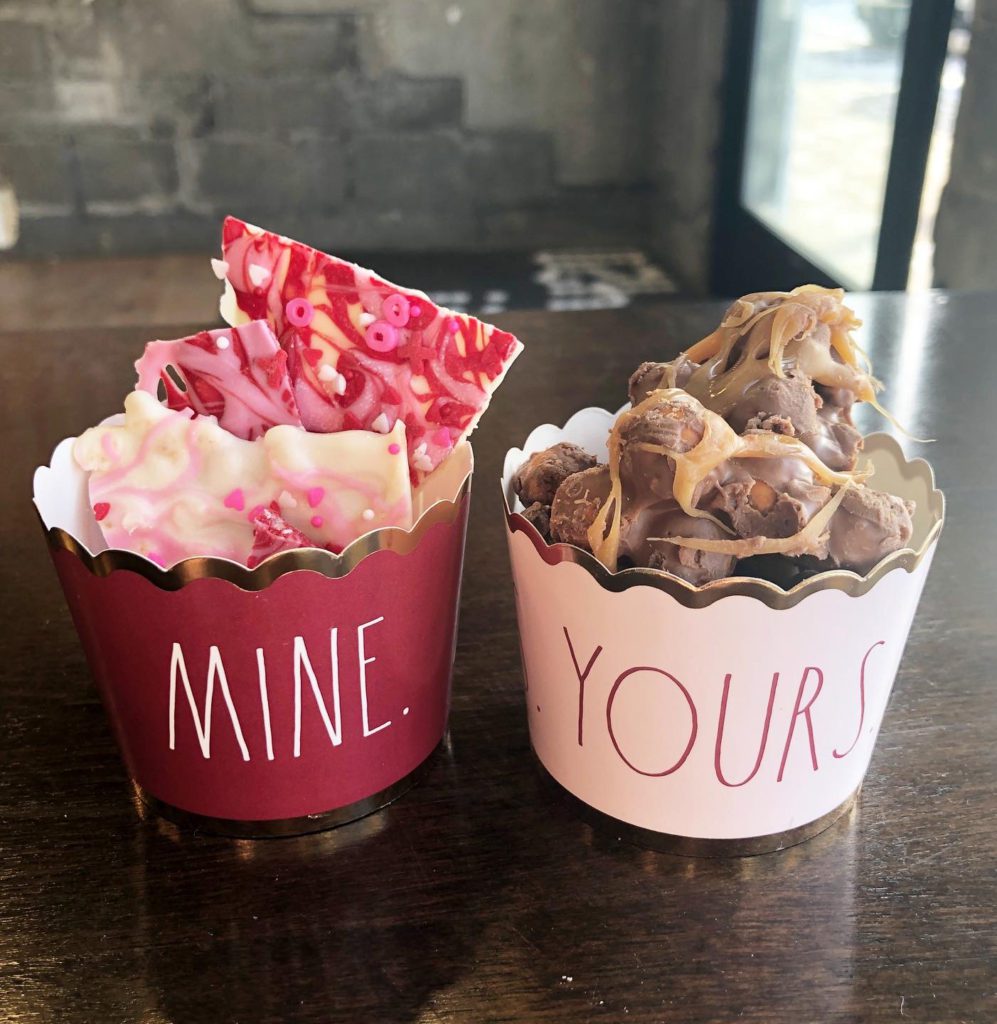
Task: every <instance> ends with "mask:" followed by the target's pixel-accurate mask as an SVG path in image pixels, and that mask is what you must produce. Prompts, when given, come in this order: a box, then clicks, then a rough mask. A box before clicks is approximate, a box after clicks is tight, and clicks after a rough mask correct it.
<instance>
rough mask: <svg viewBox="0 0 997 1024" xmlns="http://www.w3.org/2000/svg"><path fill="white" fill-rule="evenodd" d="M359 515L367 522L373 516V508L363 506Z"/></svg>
mask: <svg viewBox="0 0 997 1024" xmlns="http://www.w3.org/2000/svg"><path fill="white" fill-rule="evenodd" d="M361 515H362V516H363V518H364V519H366V520H367V522H368V523H369V522H370V521H371V520H372V519H373V518H374V510H373V509H372V508H365V509H364V510H363V512H362V513H361Z"/></svg>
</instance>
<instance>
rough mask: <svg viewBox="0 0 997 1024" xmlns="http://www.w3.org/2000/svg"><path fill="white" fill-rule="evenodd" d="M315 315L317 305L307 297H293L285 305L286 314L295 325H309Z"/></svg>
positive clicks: (290, 322)
mask: <svg viewBox="0 0 997 1024" xmlns="http://www.w3.org/2000/svg"><path fill="white" fill-rule="evenodd" d="M314 315H315V307H314V306H312V304H311V303H310V302H309V301H308V300H307V299H291V301H290V302H288V303H287V304H286V305H285V306H284V316H286V317H287V322H288V323H289V324H292V325H293V326H294V327H307V326H308V325H309V324H310V323H311V322H312V317H313V316H314Z"/></svg>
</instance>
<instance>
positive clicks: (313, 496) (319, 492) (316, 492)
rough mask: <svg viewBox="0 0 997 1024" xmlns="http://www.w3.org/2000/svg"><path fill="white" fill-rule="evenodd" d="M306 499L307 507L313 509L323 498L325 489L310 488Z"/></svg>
mask: <svg viewBox="0 0 997 1024" xmlns="http://www.w3.org/2000/svg"><path fill="white" fill-rule="evenodd" d="M307 497H308V504H309V506H311V508H315V506H316V505H318V504H319V503H320V502H321V501H322V499H323V498H324V497H325V488H324V487H312V488H310V489H309V491H308V494H307Z"/></svg>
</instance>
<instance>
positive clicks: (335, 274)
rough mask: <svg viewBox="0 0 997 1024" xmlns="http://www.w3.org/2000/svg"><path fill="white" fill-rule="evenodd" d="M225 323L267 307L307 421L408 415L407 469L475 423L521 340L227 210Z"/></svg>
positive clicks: (380, 421)
mask: <svg viewBox="0 0 997 1024" xmlns="http://www.w3.org/2000/svg"><path fill="white" fill-rule="evenodd" d="M222 256H223V260H224V263H223V265H224V266H225V268H226V269H225V274H226V278H227V281H226V293H225V296H224V297H223V300H222V315H223V316H224V317H225V319H226V320H228V321H229V323H233V324H241V323H244V322H245V321H246V320H248V319H252V318H264V317H265V318H266V320H267V321H268V323H269V324H270V325H271V327H272V328H273V330H274V333H275V334H276V335H277V337H278V339H279V341H280V344H281V346H282V347H283V348H284V350H285V351H286V352H287V353H288V373H289V376H290V378H291V382H292V385H293V388H294V395H295V398H296V400H297V403H298V409H299V411H300V413H301V420H302V422H303V423H304V426H305V427H306V429H308V430H313V431H321V432H325V433H332V432H336V431H340V430H356V429H366V430H377V431H381V432H382V433H383V432H386V431H388V430H390V429H391V428H392V426H393V425H394V424H395V422H396V421H398V420H401V421H402V422H403V423H404V424H405V426H406V436H407V440H408V455H409V465H410V467H411V471H412V477H413V480H415V481H416V482H418V480H419V479H420V478H421V477H422V476H423V475H424V474H426V473H429V472H431V471H432V470H433V469H435V468H436V466H438V465H439V464H440V462H442V461H443V459H444V458H446V456H447V455H448V454H449V452H450V451H451V449H452V448H453V447H454V445H456V444H457V443H458V442H459V441H461V440H463V439H464V438H465V437H467V435H468V434H470V432H471V431H472V430H473V429H474V426H475V424H476V423H477V422H478V419H479V418H480V416H481V414H482V412H484V410H485V407H486V406H487V405H488V402H489V399H490V398H491V395H492V393H493V392H494V390H495V389H496V388H497V387H498V385H499V384H500V382H501V380H502V378H503V376H504V375H505V373H506V371H507V370H508V368H509V366H510V365H511V363H512V361H513V360H514V359H515V358H516V356H517V355H518V354H519V352H520V351H521V350H522V345H521V344H520V342H519V341H518V340H517V339H516V338H514V337H513V336H512V335H511V334H509V333H507V332H506V331H502V330H499V329H498V328H497V327H493V326H491V325H490V324H486V323H482V322H481V321H480V320H477V319H475V318H474V317H473V316H469V315H467V314H464V313H455V312H453V311H452V310H449V309H444V308H443V307H440V306H437V305H436V304H435V303H433V302H432V301H431V300H430V299H429V298H428V297H427V296H426V295H424V294H423V293H422V292H418V291H414V290H412V289H407V288H399V287H398V286H397V285H393V284H390V283H389V282H387V281H384V280H382V279H381V278H379V277H378V276H377V275H376V274H374V273H372V272H371V271H369V270H364V269H363V268H361V267H358V266H355V265H354V264H352V263H347V262H346V261H345V260H341V259H337V258H336V257H335V256H328V255H326V254H325V253H322V252H319V251H317V250H316V249H312V248H309V247H308V246H306V245H302V244H301V243H300V242H294V241H292V240H291V239H289V238H285V237H284V236H283V235H276V234H273V233H271V232H269V231H263V230H261V229H260V228H257V227H253V226H252V225H250V224H246V223H244V222H243V221H240V220H236V219H235V218H234V217H229V218H227V219H226V221H225V227H224V231H223V237H222Z"/></svg>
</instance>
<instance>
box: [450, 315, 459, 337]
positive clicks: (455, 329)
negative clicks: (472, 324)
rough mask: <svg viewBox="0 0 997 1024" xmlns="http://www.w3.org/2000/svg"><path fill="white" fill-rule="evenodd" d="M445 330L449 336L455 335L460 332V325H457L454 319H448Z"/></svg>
mask: <svg viewBox="0 0 997 1024" xmlns="http://www.w3.org/2000/svg"><path fill="white" fill-rule="evenodd" d="M447 330H448V331H449V332H450V333H451V334H456V333H457V332H458V331H459V330H460V324H459V323H457V321H456V319H455V318H454V317H450V319H449V320H448V321H447Z"/></svg>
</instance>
